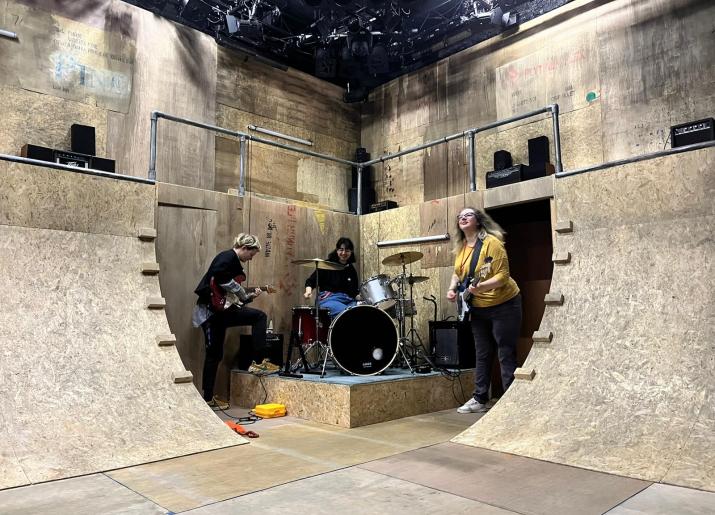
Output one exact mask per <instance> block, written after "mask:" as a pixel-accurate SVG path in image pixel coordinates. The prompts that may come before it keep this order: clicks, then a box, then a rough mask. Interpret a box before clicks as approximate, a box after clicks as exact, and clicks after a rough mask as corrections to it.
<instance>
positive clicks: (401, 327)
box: [395, 257, 415, 374]
mask: <svg viewBox="0 0 715 515" xmlns="http://www.w3.org/2000/svg"><path fill="white" fill-rule="evenodd" d="M401 261H402V280H400V284H398V285H397V296H398V298H397V305H396V306H395V312H396V314H397V322H398V325H397V330H398V340H397V346H398V347H399V349H400V353H401V354H402V359H404V360H405V363H406V364H407V368H409V369H410V372H411V373H412V374H414V373H415V371H414V369H413V368H412V364H411V363H410V360H409V359H408V358H407V353H406V352H405V345H406V343H407V342H409V341H410V340H409V339H408V338H407V337H406V336H405V310H404V304H403V301H404V299H405V286H404V284H403V281H404V279H405V277H407V268H406V267H405V258H404V257H401Z"/></svg>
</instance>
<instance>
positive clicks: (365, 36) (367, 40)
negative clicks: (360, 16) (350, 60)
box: [348, 30, 372, 57]
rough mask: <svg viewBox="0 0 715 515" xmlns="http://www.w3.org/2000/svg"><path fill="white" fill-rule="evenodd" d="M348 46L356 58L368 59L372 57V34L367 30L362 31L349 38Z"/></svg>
mask: <svg viewBox="0 0 715 515" xmlns="http://www.w3.org/2000/svg"><path fill="white" fill-rule="evenodd" d="M348 45H349V46H350V52H351V53H352V55H354V56H355V57H367V56H368V55H370V47H371V46H372V34H370V33H369V32H368V31H366V30H361V31H360V32H359V33H358V34H355V35H354V36H348Z"/></svg>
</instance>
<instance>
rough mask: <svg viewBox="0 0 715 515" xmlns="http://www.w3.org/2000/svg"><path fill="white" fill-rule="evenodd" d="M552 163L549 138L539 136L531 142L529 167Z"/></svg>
mask: <svg viewBox="0 0 715 515" xmlns="http://www.w3.org/2000/svg"><path fill="white" fill-rule="evenodd" d="M548 162H550V158H549V138H547V137H546V136H539V137H538V138H531V139H530V140H529V166H534V165H540V164H542V163H548Z"/></svg>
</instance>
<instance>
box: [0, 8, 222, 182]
mask: <svg viewBox="0 0 715 515" xmlns="http://www.w3.org/2000/svg"><path fill="white" fill-rule="evenodd" d="M0 5H2V10H0V21H2V25H3V26H4V27H11V28H12V30H13V31H14V32H16V33H17V34H18V38H19V39H18V40H10V39H6V38H3V39H2V40H0V52H1V53H2V55H3V60H2V62H0V88H1V89H2V94H3V98H5V99H9V100H10V101H7V102H4V103H3V107H2V108H0V112H1V113H2V115H3V116H2V118H3V120H5V121H6V122H7V123H5V124H3V128H2V129H0V150H2V151H4V152H8V153H11V154H19V151H20V147H21V146H22V145H23V144H25V143H33V144H38V145H42V146H49V147H51V148H60V149H69V147H70V141H69V136H68V132H69V128H70V125H72V124H73V123H81V124H85V125H90V126H93V127H95V128H96V140H97V155H100V156H105V157H109V158H112V159H115V160H116V162H117V170H118V171H119V172H122V173H125V174H129V175H135V176H141V177H146V176H147V172H148V168H149V125H150V120H149V117H150V114H151V112H152V111H154V110H159V111H165V112H168V113H171V114H174V115H178V116H184V117H187V118H191V119H194V120H199V121H204V122H208V123H214V120H215V111H216V110H215V106H214V103H215V84H216V79H215V77H216V44H215V42H214V41H213V40H212V39H211V38H210V37H209V36H206V35H203V34H201V33H199V32H197V31H193V30H190V29H187V28H185V27H180V26H178V25H176V24H173V23H170V22H168V21H166V20H163V19H161V18H159V17H157V16H155V15H153V14H152V13H150V12H148V11H146V10H143V9H139V8H136V7H134V6H131V5H129V4H127V3H125V2H121V1H119V0H100V1H97V2H93V3H92V4H91V5H87V4H82V6H81V8H80V7H79V6H78V5H79V4H77V5H75V4H74V3H71V2H62V1H59V0H54V1H45V2H35V1H26V2H21V1H13V0H3V1H2V3H0ZM5 57H7V58H5ZM158 143H159V146H158V156H157V170H158V173H157V176H158V178H159V180H163V181H167V182H173V183H178V184H184V185H188V186H198V187H205V188H213V183H214V180H213V168H214V136H213V135H212V134H210V133H209V132H207V131H202V130H199V129H194V128H189V127H187V126H177V125H176V124H172V123H169V122H167V121H166V120H163V121H161V122H159V137H158Z"/></svg>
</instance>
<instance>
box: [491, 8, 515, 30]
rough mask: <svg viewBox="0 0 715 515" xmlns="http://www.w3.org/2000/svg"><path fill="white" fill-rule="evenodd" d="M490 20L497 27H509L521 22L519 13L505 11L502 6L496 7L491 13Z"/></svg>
mask: <svg viewBox="0 0 715 515" xmlns="http://www.w3.org/2000/svg"><path fill="white" fill-rule="evenodd" d="M489 22H490V23H491V24H492V25H494V26H496V27H500V28H503V29H508V28H509V27H513V26H514V25H518V24H519V13H512V12H510V11H507V12H504V10H503V9H502V8H501V7H496V8H495V9H494V10H493V11H492V13H491V16H490V18H489Z"/></svg>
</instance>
